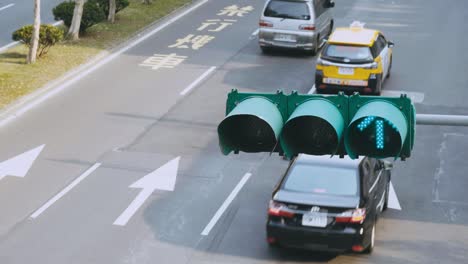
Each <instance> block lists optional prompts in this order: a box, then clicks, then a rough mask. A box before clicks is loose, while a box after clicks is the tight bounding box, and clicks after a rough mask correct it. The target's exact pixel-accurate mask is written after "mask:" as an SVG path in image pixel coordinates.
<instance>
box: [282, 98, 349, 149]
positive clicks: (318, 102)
mask: <svg viewBox="0 0 468 264" xmlns="http://www.w3.org/2000/svg"><path fill="white" fill-rule="evenodd" d="M347 109H348V100H347V97H346V96H344V95H343V94H340V95H338V96H329V97H325V96H321V95H313V96H311V95H299V94H298V93H297V92H293V93H292V94H291V95H290V96H288V116H289V118H288V120H287V121H286V124H285V125H284V126H283V131H282V133H281V135H280V144H281V147H282V150H283V151H284V154H285V155H286V156H287V157H292V156H296V155H297V154H299V153H304V154H310V155H324V154H339V153H338V152H339V148H340V146H341V142H342V138H343V134H344V128H345V125H346V122H347V120H346V119H347V118H346V116H347ZM341 152H342V151H341ZM340 154H343V153H340Z"/></svg>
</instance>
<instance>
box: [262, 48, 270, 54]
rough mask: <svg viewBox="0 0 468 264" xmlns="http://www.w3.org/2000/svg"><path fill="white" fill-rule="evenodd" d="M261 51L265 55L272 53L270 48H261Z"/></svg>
mask: <svg viewBox="0 0 468 264" xmlns="http://www.w3.org/2000/svg"><path fill="white" fill-rule="evenodd" d="M260 49H261V50H262V53H263V54H269V53H271V48H270V47H264V46H260Z"/></svg>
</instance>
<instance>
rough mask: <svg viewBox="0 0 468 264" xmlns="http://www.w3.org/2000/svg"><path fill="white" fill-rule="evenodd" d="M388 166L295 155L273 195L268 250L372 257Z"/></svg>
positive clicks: (366, 160)
mask: <svg viewBox="0 0 468 264" xmlns="http://www.w3.org/2000/svg"><path fill="white" fill-rule="evenodd" d="M391 168H392V163H390V162H388V161H383V160H377V159H374V158H368V157H364V158H360V159H356V160H351V159H349V158H343V159H340V158H338V157H332V158H330V157H316V156H307V155H299V157H297V158H295V159H294V160H292V161H291V163H290V165H289V167H288V169H287V171H286V173H285V174H284V176H283V177H282V179H281V181H280V182H279V184H278V185H277V187H276V188H275V190H274V192H273V197H272V200H271V201H270V205H269V209H268V222H267V241H268V243H269V244H270V245H272V246H273V245H281V246H288V247H298V248H306V249H313V250H320V251H348V250H352V251H354V252H365V253H370V252H372V250H373V248H374V241H375V229H376V228H375V225H376V222H377V219H378V217H379V215H380V214H381V213H382V212H383V211H384V210H385V209H386V208H387V202H388V193H389V182H390V171H391Z"/></svg>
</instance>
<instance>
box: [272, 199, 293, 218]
mask: <svg viewBox="0 0 468 264" xmlns="http://www.w3.org/2000/svg"><path fill="white" fill-rule="evenodd" d="M268 215H271V216H280V217H286V218H291V217H293V216H294V212H292V211H291V210H290V209H289V208H288V207H287V206H286V205H285V204H282V203H278V202H275V201H270V206H269V207H268Z"/></svg>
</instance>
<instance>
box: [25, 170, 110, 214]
mask: <svg viewBox="0 0 468 264" xmlns="http://www.w3.org/2000/svg"><path fill="white" fill-rule="evenodd" d="M99 166H101V163H96V164H94V165H93V166H92V167H91V168H89V169H88V170H86V171H85V172H84V173H83V174H81V175H80V176H79V177H78V178H76V179H75V180H74V181H72V183H70V184H69V185H68V186H67V187H65V189H63V190H62V191H61V192H59V193H58V194H57V195H55V196H54V197H52V199H50V200H49V201H47V202H46V203H45V204H44V205H43V206H41V207H40V208H39V209H37V210H36V211H35V212H34V213H33V214H32V215H31V218H37V217H39V216H40V215H41V214H42V213H43V212H44V211H45V210H47V208H49V207H50V206H52V205H53V204H54V203H55V202H57V201H58V200H59V199H60V198H62V197H63V196H64V195H65V194H67V193H68V192H69V191H70V190H71V189H73V188H74V187H75V186H77V185H78V184H79V183H80V182H81V181H82V180H84V179H86V177H88V176H89V175H90V174H91V173H93V171H95V170H96V169H97V168H99Z"/></svg>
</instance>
